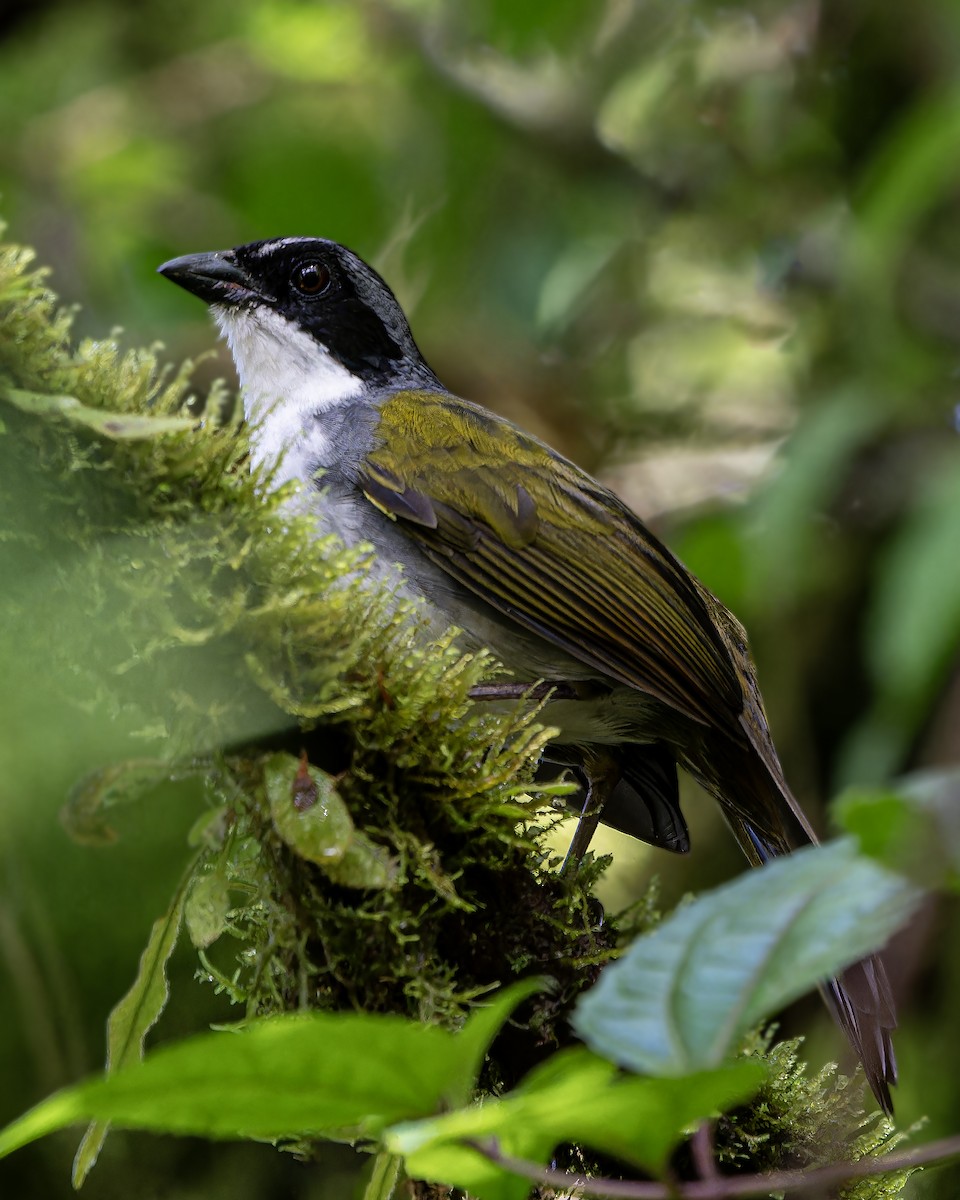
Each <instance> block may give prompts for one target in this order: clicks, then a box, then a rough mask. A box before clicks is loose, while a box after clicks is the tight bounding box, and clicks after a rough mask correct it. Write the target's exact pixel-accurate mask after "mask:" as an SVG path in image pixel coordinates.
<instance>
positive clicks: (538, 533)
mask: <svg viewBox="0 0 960 1200" xmlns="http://www.w3.org/2000/svg"><path fill="white" fill-rule="evenodd" d="M380 413H381V416H380V425H379V435H380V445H379V446H378V447H376V448H375V449H374V450H373V451H372V452H371V453H370V454H369V455H368V456H367V458H366V460H365V462H364V464H363V467H362V469H361V472H360V477H359V480H358V483H359V486H360V488H361V489H362V491H363V493H364V495H365V496H366V497H367V499H368V500H369V501H370V502H371V504H374V505H375V506H376V507H377V508H378V509H380V510H381V512H383V513H385V514H386V515H387V516H388V517H390V518H391V519H393V520H395V521H396V522H397V523H398V524H399V525H401V526H402V527H403V529H404V532H405V533H406V534H407V535H408V536H409V537H410V538H411V540H412V541H413V542H415V543H416V544H417V545H418V546H419V547H420V549H421V551H422V552H423V553H424V554H425V555H426V556H427V557H428V558H429V559H430V560H431V561H432V562H434V563H435V564H437V565H438V566H439V567H441V568H442V569H443V570H444V571H446V572H447V573H448V574H449V575H450V576H451V577H452V578H454V579H456V580H457V581H458V582H459V583H460V584H462V585H463V587H464V588H466V589H467V590H468V591H470V592H472V593H474V595H476V596H478V597H479V598H480V599H482V600H484V601H486V602H487V603H488V604H491V605H492V606H493V607H494V608H496V609H498V610H499V611H500V612H501V613H503V614H504V615H505V616H507V617H510V618H511V619H512V620H514V621H516V622H517V624H518V625H521V626H523V627H524V628H525V629H527V630H529V631H530V632H532V633H535V634H539V635H540V636H541V637H543V638H545V639H546V640H547V641H548V642H552V643H553V644H554V645H556V646H558V647H561V648H562V649H563V650H565V651H566V652H567V653H569V654H571V655H573V656H574V657H575V658H577V659H579V660H580V661H582V662H584V663H586V664H588V665H590V666H591V667H595V668H596V669H597V670H598V671H599V672H602V673H603V674H605V675H609V676H611V677H612V678H613V679H616V680H619V681H620V682H621V683H623V684H626V685H627V686H629V687H634V688H637V689H639V690H640V691H643V692H646V693H648V694H650V695H651V696H656V697H658V698H659V699H661V700H663V701H664V702H665V703H666V704H668V705H670V706H671V707H672V708H674V709H676V710H678V711H679V712H682V713H686V714H687V715H688V716H690V717H692V718H693V719H694V720H697V721H700V722H703V723H704V724H707V725H713V726H718V727H720V728H722V729H725V730H728V731H729V730H730V729H731V724H732V723H736V722H737V720H738V719H739V716H740V713H741V711H742V709H743V700H744V697H743V693H742V690H741V686H740V683H739V680H738V676H737V672H736V670H735V668H734V666H733V664H732V662H731V658H730V654H729V651H728V649H727V647H726V646H725V644H724V642H723V640H722V639H721V637H720V636H719V634H718V633H717V632H716V629H715V627H714V624H713V622H712V620H711V617H710V612H709V610H708V606H707V601H706V600H705V598H704V597H705V593H704V592H703V590H702V588H701V587H700V585H699V584H698V583H697V582H696V581H695V580H694V579H693V577H692V576H691V575H690V574H689V572H688V571H686V570H685V569H684V567H683V566H681V564H680V563H679V562H678V561H677V560H676V559H675V558H674V557H673V556H672V555H671V554H670V552H669V551H668V550H667V549H666V548H665V547H664V546H662V545H661V544H660V543H659V542H658V541H657V539H656V538H655V537H654V536H653V535H652V534H651V533H650V532H649V530H647V529H646V527H645V526H644V525H643V524H642V522H641V521H640V520H639V519H638V518H637V517H636V516H635V515H634V514H633V513H632V512H631V511H630V510H629V509H628V508H627V507H626V506H625V505H623V504H622V503H621V502H620V501H619V500H617V499H616V497H614V496H613V495H612V493H610V492H608V491H606V490H605V489H604V488H602V487H601V486H600V485H599V484H598V483H597V482H596V481H595V480H593V479H591V478H590V476H588V475H587V474H585V473H584V472H583V471H581V470H580V469H579V468H578V467H576V466H574V465H573V464H572V463H570V462H568V461H567V460H566V459H564V458H562V457H560V456H559V455H557V454H555V453H554V452H553V451H552V450H550V449H549V447H547V446H545V445H544V444H543V443H542V442H540V441H538V440H537V439H536V438H533V437H531V436H530V435H528V434H525V433H523V431H522V430H520V429H518V428H517V427H516V426H514V425H512V424H511V423H510V422H508V421H505V420H503V419H501V418H498V417H496V416H494V415H493V414H491V413H489V412H487V411H486V410H484V409H481V408H479V407H477V406H475V405H471V404H468V403H466V402H465V401H461V400H457V399H455V398H454V397H452V396H449V395H445V394H437V393H433V392H412V391H411V392H400V393H397V394H395V395H394V396H391V397H390V398H389V399H388V400H387V401H386V402H384V404H383V406H382V408H381V410H380ZM508 462H509V464H510V466H511V468H512V469H511V471H510V473H509V478H507V477H506V476H507V472H506V470H505V465H506V463H508ZM710 600H711V601H712V602H713V603H714V604H716V603H717V602H716V601H713V600H712V597H711V598H710Z"/></svg>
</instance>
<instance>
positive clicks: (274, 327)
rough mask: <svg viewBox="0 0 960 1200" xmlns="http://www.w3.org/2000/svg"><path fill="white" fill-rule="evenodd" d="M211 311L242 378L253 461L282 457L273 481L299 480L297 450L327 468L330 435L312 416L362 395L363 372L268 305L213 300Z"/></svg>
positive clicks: (329, 460) (261, 461)
mask: <svg viewBox="0 0 960 1200" xmlns="http://www.w3.org/2000/svg"><path fill="white" fill-rule="evenodd" d="M211 311H212V313H213V315H214V318H215V319H216V322H217V324H218V325H219V327H220V332H221V333H222V334H223V336H224V338H225V339H226V342H227V345H228V346H229V347H230V353H231V354H232V355H233V361H234V362H235V363H236V367H237V374H238V375H239V376H240V387H241V389H242V391H243V407H244V412H245V413H246V417H247V421H248V422H249V424H250V425H251V444H250V449H251V457H252V458H253V461H254V463H255V464H256V465H258V466H260V465H262V464H264V463H266V464H268V465H272V464H273V463H275V462H276V461H277V460H278V459H280V458H281V457H282V460H283V461H282V462H281V464H280V468H279V470H278V472H277V475H276V477H275V478H276V482H277V483H278V484H279V483H283V482H285V481H286V480H288V479H293V478H297V477H301V471H302V467H303V457H304V456H303V454H300V453H297V451H301V450H302V451H307V452H308V454H309V458H310V460H311V462H312V463H314V464H323V465H330V464H331V462H332V461H333V458H332V455H331V454H330V453H327V452H328V451H331V450H332V447H331V446H330V444H329V439H328V438H327V437H326V436H325V435H324V433H323V429H322V424H321V422H319V421H316V420H313V419H312V418H314V417H317V416H319V415H320V414H321V413H323V412H325V411H327V410H328V409H331V408H335V407H336V406H337V405H339V404H343V403H344V402H345V401H347V400H350V399H352V398H353V397H354V396H357V395H359V394H360V392H361V391H362V390H363V381H362V380H361V379H360V377H359V376H357V375H354V374H353V373H352V372H351V371H348V370H347V368H346V367H344V366H343V365H342V364H341V363H338V362H337V361H336V359H335V358H333V357H331V355H330V353H329V352H328V351H327V350H326V348H325V347H323V346H321V345H320V344H319V342H317V341H316V340H315V339H314V338H312V337H311V336H310V335H309V334H307V333H304V332H303V331H302V330H301V329H298V328H297V327H296V326H295V325H294V324H293V323H292V322H290V321H288V320H286V318H284V317H281V316H280V315H279V314H278V313H275V312H273V311H272V310H271V309H268V308H255V309H236V308H228V307H227V306H226V305H221V304H215V305H212V306H211Z"/></svg>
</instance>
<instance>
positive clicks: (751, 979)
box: [573, 839, 920, 1075]
mask: <svg viewBox="0 0 960 1200" xmlns="http://www.w3.org/2000/svg"><path fill="white" fill-rule="evenodd" d="M919 894H920V893H919V891H918V889H916V888H915V887H913V885H911V884H910V883H908V882H907V881H906V880H905V879H903V878H902V877H901V876H899V875H895V874H893V873H892V872H890V871H887V870H885V869H884V868H883V867H881V866H879V865H878V864H876V863H874V862H872V861H870V860H869V859H866V858H863V857H861V856H860V855H859V854H858V853H857V849H856V844H855V842H854V841H853V840H852V839H851V840H844V841H840V842H835V843H833V844H832V845H829V846H819V847H810V848H809V849H806V850H801V851H799V852H798V853H796V854H793V855H790V857H789V858H785V859H781V860H779V861H777V862H773V863H770V864H769V865H768V866H766V867H763V868H762V869H761V870H759V871H754V872H751V873H749V874H748V875H744V876H741V877H740V878H739V879H737V880H735V881H734V882H733V883H729V884H726V885H725V886H723V887H720V888H716V889H715V890H714V891H712V892H707V893H705V894H704V895H702V896H700V897H699V898H698V899H697V900H696V901H695V902H694V903H692V904H689V905H687V906H686V907H684V908H681V909H680V910H679V911H678V912H676V913H674V914H673V916H671V917H670V918H669V919H668V920H666V921H664V922H663V923H662V924H661V925H660V926H658V927H657V928H656V929H655V930H654V931H653V932H652V933H650V934H647V935H646V936H645V937H642V938H639V939H638V940H637V941H636V942H634V944H633V945H632V946H631V947H630V949H629V950H628V951H627V953H626V954H625V955H624V956H623V958H622V959H620V960H619V961H618V962H616V963H613V964H612V965H611V966H609V967H607V969H606V970H605V971H604V972H603V974H602V975H601V977H600V981H599V983H598V984H597V985H596V986H595V987H594V988H593V989H591V991H589V992H588V993H587V994H586V995H585V996H583V997H582V998H581V1000H580V1002H579V1003H578V1005H577V1007H576V1010H575V1012H574V1018H573V1024H574V1027H575V1029H576V1030H577V1032H578V1033H579V1034H580V1036H581V1037H582V1038H583V1039H584V1041H585V1042H586V1043H587V1044H588V1045H589V1046H591V1047H592V1048H593V1049H594V1050H596V1051H597V1053H599V1054H602V1055H603V1056H604V1057H607V1058H610V1059H612V1060H613V1061H614V1062H618V1063H620V1064H621V1065H623V1066H627V1067H631V1068H632V1069H634V1070H638V1071H644V1072H648V1073H650V1074H656V1075H675V1074H684V1073H687V1072H690V1071H702V1070H706V1069H708V1068H710V1067H715V1066H717V1065H718V1064H720V1063H721V1062H722V1061H723V1060H724V1058H726V1057H727V1056H728V1055H729V1054H731V1052H732V1051H733V1050H734V1049H735V1048H736V1046H737V1043H738V1041H739V1039H740V1037H741V1036H742V1035H743V1034H744V1033H745V1032H746V1031H747V1030H748V1029H750V1028H751V1026H753V1025H755V1024H756V1023H757V1022H758V1021H762V1020H764V1018H766V1017H769V1016H770V1015H771V1014H772V1013H774V1012H776V1011H777V1010H778V1009H779V1008H781V1007H782V1006H783V1005H784V1004H787V1003H789V1001H791V1000H793V999H795V998H796V997H797V996H800V995H802V994H803V993H804V992H806V991H808V990H809V989H810V988H812V987H814V986H815V985H816V984H817V983H818V982H820V981H821V980H823V979H826V978H828V977H829V976H831V975H834V974H836V973H837V972H838V971H839V970H841V969H842V968H843V967H845V966H848V965H849V964H850V963H852V962H855V961H856V960H857V959H859V958H862V957H863V956H864V955H866V954H869V953H870V952H871V951H873V950H876V949H877V948H878V947H879V946H881V945H882V944H883V943H884V942H885V941H886V940H887V938H888V937H889V936H890V935H891V934H892V933H893V932H894V930H895V929H897V928H898V926H900V925H901V924H902V923H903V922H904V921H905V920H906V918H907V917H908V916H909V914H910V912H911V911H912V910H913V908H914V906H915V904H916V903H917V900H918V897H919Z"/></svg>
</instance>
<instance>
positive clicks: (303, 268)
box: [292, 262, 330, 296]
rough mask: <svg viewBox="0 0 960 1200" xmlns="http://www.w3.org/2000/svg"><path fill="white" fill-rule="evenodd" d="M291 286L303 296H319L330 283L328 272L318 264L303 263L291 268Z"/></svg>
mask: <svg viewBox="0 0 960 1200" xmlns="http://www.w3.org/2000/svg"><path fill="white" fill-rule="evenodd" d="M292 282H293V286H294V287H295V288H296V289H297V291H298V292H300V293H301V294H302V295H304V296H319V295H320V293H321V292H322V291H323V290H324V288H326V286H327V284H328V283H329V282H330V272H329V271H328V270H327V268H326V267H325V266H324V265H323V264H322V263H318V262H304V263H300V264H299V266H296V267H294V268H293V276H292Z"/></svg>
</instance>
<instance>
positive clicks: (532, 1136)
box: [385, 1048, 766, 1200]
mask: <svg viewBox="0 0 960 1200" xmlns="http://www.w3.org/2000/svg"><path fill="white" fill-rule="evenodd" d="M765 1074H766V1069H765V1067H764V1065H763V1064H762V1063H760V1062H757V1061H755V1060H748V1059H742V1060H740V1061H739V1062H736V1063H731V1064H729V1065H727V1066H724V1067H721V1068H719V1069H717V1070H715V1071H709V1072H702V1073H697V1074H693V1075H688V1076H685V1077H683V1078H679V1079H649V1078H647V1079H641V1078H637V1077H635V1076H628V1075H624V1074H623V1073H622V1072H621V1071H619V1070H618V1069H617V1067H616V1066H614V1064H613V1063H611V1062H608V1061H606V1060H604V1059H601V1058H597V1057H596V1056H595V1055H593V1054H591V1053H590V1051H588V1050H586V1049H583V1048H578V1049H575V1050H568V1051H564V1052H562V1053H560V1054H557V1055H555V1056H554V1057H553V1058H552V1059H550V1060H549V1061H548V1062H547V1063H545V1064H544V1065H543V1066H542V1067H539V1068H538V1069H537V1070H535V1071H533V1072H531V1074H530V1075H529V1076H528V1077H527V1078H526V1079H525V1080H524V1082H523V1083H522V1084H521V1086H520V1087H519V1088H517V1089H516V1091H514V1092H512V1093H511V1094H509V1095H507V1096H505V1097H504V1098H503V1099H501V1100H488V1101H486V1102H484V1103H483V1104H482V1105H473V1106H471V1107H470V1108H466V1109H462V1110H460V1111H459V1112H453V1113H448V1114H445V1115H444V1116H442V1117H437V1118H434V1119H432V1120H428V1121H418V1122H413V1123H409V1124H406V1125H401V1126H397V1127H395V1128H394V1129H391V1130H388V1131H387V1133H386V1135H385V1142H386V1145H387V1147H388V1148H389V1149H391V1150H393V1151H394V1152H395V1153H397V1154H403V1155H404V1156H405V1158H406V1165H407V1170H408V1172H409V1173H410V1174H411V1175H414V1176H417V1177H420V1178H424V1179H428V1180H433V1181H436V1182H442V1183H445V1184H448V1185H450V1184H453V1185H455V1186H457V1187H460V1188H463V1189H465V1190H467V1191H468V1192H469V1193H470V1194H471V1195H475V1196H479V1197H482V1200H521V1198H522V1197H523V1196H525V1195H526V1194H527V1191H528V1190H529V1188H530V1183H529V1181H525V1180H522V1179H520V1178H518V1177H517V1176H515V1175H512V1174H510V1172H508V1171H506V1170H505V1169H504V1168H503V1167H500V1166H498V1165H497V1164H496V1163H494V1162H491V1161H490V1159H489V1158H487V1157H486V1156H485V1155H483V1154H481V1153H479V1151H478V1150H476V1149H475V1148H474V1147H473V1146H471V1145H470V1143H476V1142H479V1143H481V1144H489V1145H490V1146H491V1147H493V1146H496V1148H497V1149H498V1150H499V1151H500V1152H502V1153H504V1154H507V1155H510V1156H513V1157H519V1158H525V1159H527V1160H529V1161H532V1162H536V1163H545V1162H547V1161H548V1159H549V1157H550V1155H551V1153H552V1152H553V1150H554V1149H555V1148H556V1147H557V1146H558V1145H560V1144H561V1143H563V1142H574V1143H577V1144H579V1145H586V1146H590V1147H592V1148H593V1149H594V1150H598V1151H601V1152H603V1153H607V1154H612V1155H615V1156H616V1157H618V1158H621V1159H623V1160H624V1161H625V1162H629V1163H632V1164H634V1165H635V1166H638V1167H640V1168H641V1169H643V1170H645V1171H648V1172H651V1173H654V1174H656V1173H660V1172H662V1171H663V1168H664V1165H665V1163H666V1161H667V1158H668V1156H669V1154H670V1152H671V1151H672V1150H673V1149H674V1147H675V1146H676V1145H677V1144H678V1142H680V1141H681V1140H682V1138H683V1136H684V1134H685V1133H686V1132H687V1131H689V1129H690V1128H692V1127H693V1126H695V1125H696V1124H698V1123H699V1122H700V1121H702V1120H704V1119H705V1118H707V1117H710V1116H713V1115H715V1114H717V1113H719V1112H723V1111H725V1110H727V1109H729V1108H731V1107H733V1106H734V1105H736V1104H741V1103H743V1102H744V1101H746V1100H748V1099H749V1098H750V1097H751V1096H752V1095H753V1094H754V1093H755V1092H756V1090H757V1088H758V1087H759V1086H760V1084H761V1083H762V1082H763V1079H764V1077H765Z"/></svg>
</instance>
